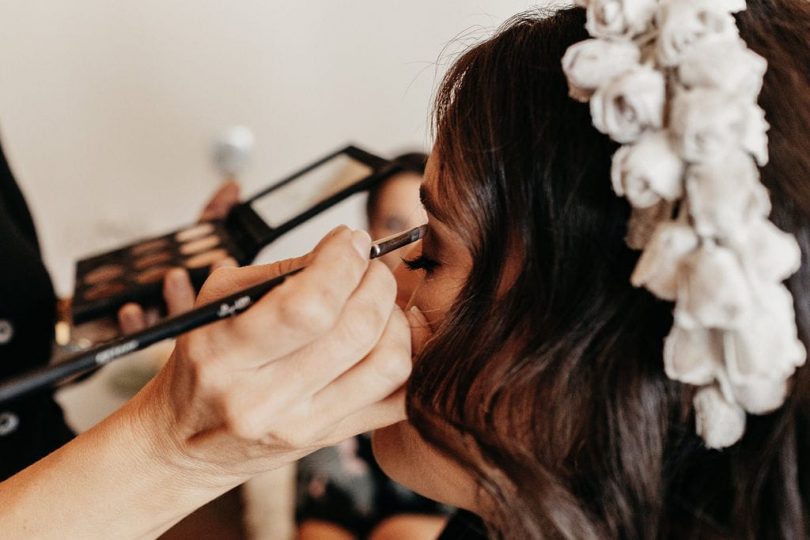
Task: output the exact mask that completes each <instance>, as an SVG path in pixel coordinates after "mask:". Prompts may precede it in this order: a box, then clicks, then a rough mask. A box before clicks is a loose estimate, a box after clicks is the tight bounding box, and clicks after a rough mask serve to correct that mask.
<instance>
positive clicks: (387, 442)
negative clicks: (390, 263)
mask: <svg viewBox="0 0 810 540" xmlns="http://www.w3.org/2000/svg"><path fill="white" fill-rule="evenodd" d="M435 173H436V162H435V157H434V155H431V158H430V160H428V164H427V169H426V171H425V180H424V187H423V189H424V190H425V191H426V192H427V194H428V196H431V195H432V194H433V193H435V192H436V191H435V183H436V174H435ZM430 198H431V199H432V200H433V201H434V204H451V203H450V201H439V200H437V199H436V197H435V196H433V197H430ZM427 215H428V228H429V233H428V235H427V236H426V237H425V239H423V240H422V241H421V242H420V243H419V245H417V246H415V247H414V248H412V249H411V251H410V253H408V255H407V256H406V257H405V259H406V260H409V259H410V260H412V259H414V258H416V257H418V256H419V255H420V254H421V253H422V252H424V254H425V255H426V256H428V257H429V258H430V259H432V260H435V261H436V262H437V263H438V266H437V267H436V268H435V269H434V270H432V271H430V272H428V271H426V270H418V271H412V270H408V269H407V268H405V267H404V266H400V267H398V268H397V270H396V272H395V275H396V277H397V282H398V283H400V282H406V283H408V284H409V286H410V285H411V282H413V281H414V275H416V276H417V277H416V281H417V283H416V284H415V285H416V286H415V288H414V292H413V294H412V295H411V297H410V298H409V299H407V301H406V302H407V305H406V307H405V309H406V312H409V313H411V314H412V316H414V317H415V318H416V315H418V314H420V315H421V316H420V317H419V319H418V324H417V325H416V326H414V328H413V331H412V339H413V345H412V347H413V350H414V353H415V355H416V354H418V352H419V351H420V350H421V348H422V347H423V346H424V344H425V343H426V342H427V340H428V339H430V336H431V334H432V333H433V332H434V331H435V329H436V327H437V326H438V325H439V324H440V323H441V321H442V320H443V319H444V317H445V315H446V314H447V311H448V310H449V309H450V307H451V306H452V304H453V301H454V300H455V298H456V296H457V294H458V292H459V290H460V289H461V287H462V286H463V284H464V281H465V279H466V277H467V275H468V274H469V272H470V269H471V267H472V258H471V256H470V253H469V252H468V251H467V249H466V248H465V246H464V244H463V243H462V241H461V239H460V238H459V236H458V235H457V234H455V233H454V232H453V231H452V230H451V229H450V228H449V227H447V225H445V224H444V223H442V222H440V221H439V220H437V219H436V218H435V217H434V216H433V215H432V214H430V213H428V214H427ZM401 300H403V299H400V301H401ZM373 443H374V456H375V457H376V459H377V461H378V463H379V464H380V466H381V467H382V468H383V470H384V471H385V472H386V474H388V475H389V476H391V477H392V478H393V479H395V480H396V481H398V482H400V483H402V484H403V485H405V486H407V487H409V488H410V489H412V490H414V491H416V492H417V493H420V494H422V495H424V496H426V497H429V498H431V499H435V500H438V501H441V502H444V503H447V504H451V505H453V506H458V507H461V508H466V509H468V510H471V511H480V508H479V504H478V500H477V488H476V484H475V482H474V480H473V479H472V477H471V476H470V475H468V474H467V473H466V472H465V471H464V470H463V469H462V468H461V467H459V466H458V465H457V464H456V463H455V462H453V461H452V460H450V459H448V458H447V457H445V456H444V455H442V454H440V453H439V452H437V451H436V450H435V449H433V448H432V447H431V446H430V445H428V444H427V443H426V442H425V441H424V440H423V439H422V437H421V436H420V435H419V434H418V432H417V431H416V429H415V428H414V427H413V426H411V425H410V424H409V423H408V422H400V423H398V424H395V425H393V426H390V427H387V428H385V429H380V430H377V431H376V432H375V433H374V438H373Z"/></svg>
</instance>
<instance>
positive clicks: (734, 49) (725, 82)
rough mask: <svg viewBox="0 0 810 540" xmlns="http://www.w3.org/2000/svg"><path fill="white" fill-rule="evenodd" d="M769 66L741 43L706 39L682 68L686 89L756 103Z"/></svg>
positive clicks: (684, 58)
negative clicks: (707, 90)
mask: <svg viewBox="0 0 810 540" xmlns="http://www.w3.org/2000/svg"><path fill="white" fill-rule="evenodd" d="M767 66H768V63H767V61H766V60H765V59H764V58H762V57H761V56H760V55H758V54H756V53H755V52H753V51H752V50H750V49H748V48H747V47H746V46H745V43H744V42H743V41H742V40H738V39H705V40H702V41H701V42H699V43H697V44H695V45H694V46H693V47H691V48H690V49H689V50H688V51H687V52H686V54H685V55H684V57H683V61H682V62H681V65H680V66H679V67H678V78H679V79H680V81H681V84H683V85H684V86H685V87H686V88H693V87H704V88H715V89H719V90H722V91H723V92H726V93H727V94H730V95H738V96H741V97H745V98H748V99H750V100H752V103H753V102H755V101H756V97H757V96H758V95H759V92H760V90H761V89H762V80H763V77H764V76H765V70H766V69H767Z"/></svg>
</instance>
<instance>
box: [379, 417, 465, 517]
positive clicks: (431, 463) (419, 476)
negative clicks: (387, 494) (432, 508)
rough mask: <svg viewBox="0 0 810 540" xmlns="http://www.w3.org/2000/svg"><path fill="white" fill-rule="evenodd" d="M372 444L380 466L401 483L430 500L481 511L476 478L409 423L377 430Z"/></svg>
mask: <svg viewBox="0 0 810 540" xmlns="http://www.w3.org/2000/svg"><path fill="white" fill-rule="evenodd" d="M372 443H373V448H374V457H375V458H376V460H377V463H378V464H379V465H380V467H382V469H383V471H385V474H387V475H388V476H390V477H391V478H393V479H394V480H396V481H397V482H399V483H400V484H402V485H404V486H406V487H408V488H410V489H412V490H413V491H415V492H417V493H419V494H421V495H424V496H425V497H428V498H430V499H434V500H436V501H439V502H443V503H445V504H450V505H452V506H456V507H459V508H464V509H467V510H470V511H472V512H478V511H480V508H478V506H479V505H478V502H477V497H476V494H477V492H478V489H477V486H476V483H475V480H474V479H473V477H472V476H471V475H470V474H469V473H468V472H467V471H465V470H464V469H463V468H462V467H460V466H459V465H458V464H456V463H455V462H454V461H452V460H451V459H449V458H447V457H445V456H444V455H443V454H441V453H439V452H438V451H437V450H435V449H434V448H433V447H431V446H430V445H429V444H427V443H426V442H425V441H424V440H423V439H422V438H421V437H420V436H419V433H418V432H417V431H416V429H415V428H414V427H413V426H411V425H410V424H409V423H408V422H400V423H399V424H394V425H393V426H389V427H387V428H383V429H378V430H376V431H375V432H374V434H373V438H372Z"/></svg>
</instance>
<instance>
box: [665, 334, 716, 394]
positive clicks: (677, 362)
mask: <svg viewBox="0 0 810 540" xmlns="http://www.w3.org/2000/svg"><path fill="white" fill-rule="evenodd" d="M722 366H723V347H722V342H721V341H720V338H719V336H718V335H717V331H714V330H706V329H705V328H697V329H686V328H682V327H681V326H679V325H677V324H676V325H674V326H673V327H672V330H671V331H670V333H669V336H667V339H666V341H665V342H664V370H665V371H666V374H667V377H669V378H670V379H672V380H674V381H680V382H682V383H686V384H694V385H697V386H702V385H705V384H710V383H711V382H712V381H713V380H714V377H715V373H716V372H717V370H718V369H722Z"/></svg>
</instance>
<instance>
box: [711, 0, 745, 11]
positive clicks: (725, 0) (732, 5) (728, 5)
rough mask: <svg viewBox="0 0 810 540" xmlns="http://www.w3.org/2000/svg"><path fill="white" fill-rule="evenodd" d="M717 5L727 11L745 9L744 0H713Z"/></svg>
mask: <svg viewBox="0 0 810 540" xmlns="http://www.w3.org/2000/svg"><path fill="white" fill-rule="evenodd" d="M714 2H715V3H716V4H717V7H719V8H720V9H724V10H726V11H728V12H729V13H737V12H738V11H745V9H746V7H747V6H746V5H745V0H714Z"/></svg>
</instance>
